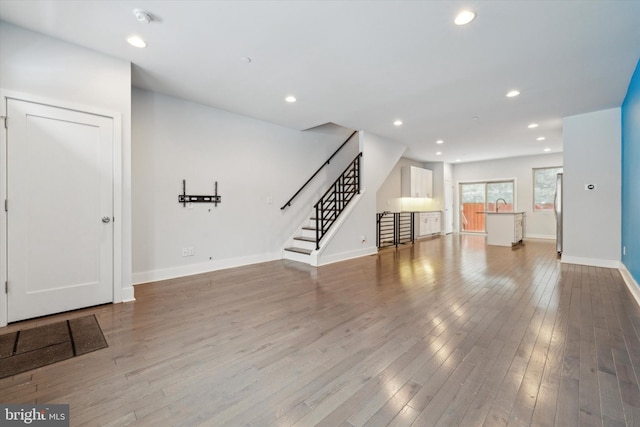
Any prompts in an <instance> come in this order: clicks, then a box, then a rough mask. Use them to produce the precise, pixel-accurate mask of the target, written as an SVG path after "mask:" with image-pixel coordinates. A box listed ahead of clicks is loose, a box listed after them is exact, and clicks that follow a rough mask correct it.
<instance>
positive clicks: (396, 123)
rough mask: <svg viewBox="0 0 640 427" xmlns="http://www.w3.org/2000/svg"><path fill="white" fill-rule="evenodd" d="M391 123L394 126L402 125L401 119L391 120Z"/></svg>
mask: <svg viewBox="0 0 640 427" xmlns="http://www.w3.org/2000/svg"><path fill="white" fill-rule="evenodd" d="M393 124H394V125H395V126H402V120H396V121H395V122H393Z"/></svg>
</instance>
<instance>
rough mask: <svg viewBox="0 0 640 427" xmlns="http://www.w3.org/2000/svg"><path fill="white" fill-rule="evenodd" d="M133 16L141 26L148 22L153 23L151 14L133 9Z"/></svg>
mask: <svg viewBox="0 0 640 427" xmlns="http://www.w3.org/2000/svg"><path fill="white" fill-rule="evenodd" d="M133 15H134V16H135V17H136V19H137V20H138V22H140V23H141V24H148V23H149V22H151V21H153V16H151V14H150V13H149V12H147V11H146V10H142V9H133Z"/></svg>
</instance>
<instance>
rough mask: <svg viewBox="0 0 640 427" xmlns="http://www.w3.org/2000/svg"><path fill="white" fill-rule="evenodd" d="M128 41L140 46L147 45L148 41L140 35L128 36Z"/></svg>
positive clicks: (132, 44)
mask: <svg viewBox="0 0 640 427" xmlns="http://www.w3.org/2000/svg"><path fill="white" fill-rule="evenodd" d="M127 42H129V44H130V45H131V46H135V47H139V48H143V47H147V42H145V41H144V40H142V37H140V36H129V37H128V38H127Z"/></svg>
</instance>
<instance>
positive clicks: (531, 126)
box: [527, 123, 538, 129]
mask: <svg viewBox="0 0 640 427" xmlns="http://www.w3.org/2000/svg"><path fill="white" fill-rule="evenodd" d="M527 127H528V128H529V129H535V128H537V127H538V124H537V123H531V124H530V125H529V126H527Z"/></svg>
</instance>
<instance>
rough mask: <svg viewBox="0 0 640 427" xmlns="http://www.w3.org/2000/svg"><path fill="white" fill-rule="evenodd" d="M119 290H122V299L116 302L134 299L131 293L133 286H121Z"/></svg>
mask: <svg viewBox="0 0 640 427" xmlns="http://www.w3.org/2000/svg"><path fill="white" fill-rule="evenodd" d="M121 292H122V300H121V301H118V302H132V301H135V300H136V298H135V296H134V293H133V286H129V287H128V288H122V291H121Z"/></svg>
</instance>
